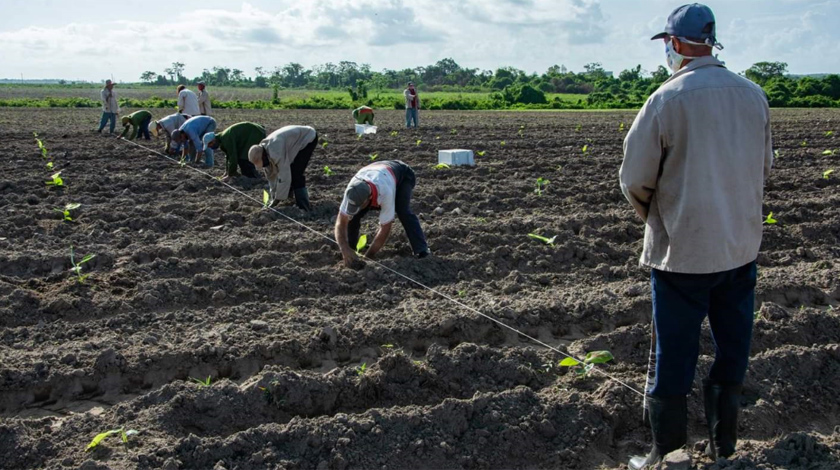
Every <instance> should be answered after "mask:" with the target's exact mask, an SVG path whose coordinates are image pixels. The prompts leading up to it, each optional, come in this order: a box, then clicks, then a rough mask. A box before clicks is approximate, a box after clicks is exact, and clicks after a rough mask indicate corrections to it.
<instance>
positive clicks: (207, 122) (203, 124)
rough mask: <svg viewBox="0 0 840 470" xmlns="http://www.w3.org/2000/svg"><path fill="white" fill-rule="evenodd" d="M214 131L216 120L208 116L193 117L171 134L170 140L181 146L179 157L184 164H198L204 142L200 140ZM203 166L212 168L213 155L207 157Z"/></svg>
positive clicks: (202, 152) (202, 153)
mask: <svg viewBox="0 0 840 470" xmlns="http://www.w3.org/2000/svg"><path fill="white" fill-rule="evenodd" d="M215 130H216V120H215V119H213V118H211V117H210V116H195V117H191V118H189V119H187V121H186V122H185V123H184V124H183V125H182V126H181V127H180V128H179V129H178V130H176V131H175V132H173V133H172V140H173V142H175V143H176V144H182V145H183V146H184V147H183V150H182V151H181V155H182V157H183V158H184V161H186V162H190V163H191V162H195V163H198V162H199V161H201V157H202V156H203V155H204V142H203V141H202V138H203V137H204V135H205V134H207V133H208V132H214V131H215ZM204 163H205V165H206V166H208V167H212V166H213V163H214V162H213V153H212V152H211V153H210V154H209V155H208V158H207V160H205V162H204Z"/></svg>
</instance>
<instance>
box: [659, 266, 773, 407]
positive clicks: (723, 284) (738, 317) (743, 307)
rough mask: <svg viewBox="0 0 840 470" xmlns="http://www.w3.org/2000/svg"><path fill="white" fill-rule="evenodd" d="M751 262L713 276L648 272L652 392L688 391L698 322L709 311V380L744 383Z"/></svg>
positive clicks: (750, 318)
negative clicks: (653, 372)
mask: <svg viewBox="0 0 840 470" xmlns="http://www.w3.org/2000/svg"><path fill="white" fill-rule="evenodd" d="M755 284H756V264H755V262H752V263H749V264H747V265H744V266H741V267H740V268H736V269H733V270H730V271H724V272H719V273H712V274H681V273H672V272H665V271H658V270H656V269H654V270H651V287H652V292H653V294H652V297H653V324H654V328H655V329H656V375H655V379H654V382H653V387H652V388H651V389H650V390H648V393H650V394H651V395H654V396H657V397H660V398H668V397H673V396H680V395H687V394H688V393H689V392H690V391H691V384H692V382H693V381H694V370H695V368H696V366H697V356H698V354H699V352H700V326H701V324H702V323H703V319H705V318H706V316H707V315H708V317H709V326H710V327H711V330H712V337H713V339H714V343H715V361H714V363H713V364H712V368H711V370H710V371H709V378H710V379H711V380H713V381H715V382H717V383H720V384H724V385H737V384H741V383H742V382H743V381H744V376H745V375H746V372H747V363H748V360H749V354H750V342H751V341H752V327H753V312H754V305H755Z"/></svg>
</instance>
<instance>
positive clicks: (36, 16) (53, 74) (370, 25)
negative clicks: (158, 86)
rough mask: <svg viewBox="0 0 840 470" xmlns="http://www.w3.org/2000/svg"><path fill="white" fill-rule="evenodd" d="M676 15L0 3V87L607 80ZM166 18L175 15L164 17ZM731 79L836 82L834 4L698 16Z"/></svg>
mask: <svg viewBox="0 0 840 470" xmlns="http://www.w3.org/2000/svg"><path fill="white" fill-rule="evenodd" d="M681 3H682V2H680V1H676V2H674V1H662V0H645V1H641V0H413V1H409V0H352V1H351V0H307V1H300V0H250V1H248V2H236V1H230V0H228V1H220V0H202V1H194V0H178V1H160V0H144V1H142V2H112V1H109V2H105V1H93V0H75V1H63V0H62V1H57V0H23V1H20V0H2V1H0V78H19V77H20V76H21V74H23V76H24V78H66V79H81V80H101V79H104V78H106V77H110V76H111V75H113V76H114V77H115V78H117V80H120V81H136V80H137V79H138V77H139V76H140V74H141V73H142V72H143V71H145V70H153V71H156V72H159V73H160V72H162V70H163V69H164V68H166V67H168V66H169V64H170V63H171V62H174V61H179V62H183V63H185V64H186V75H188V76H195V75H198V74H200V73H201V70H202V69H204V68H211V67H213V66H216V65H218V66H226V67H231V68H238V69H241V70H243V71H245V73H246V74H248V75H253V73H254V67H257V66H262V67H264V68H265V69H267V70H271V69H272V68H274V66H278V65H283V64H286V63H288V62H299V63H302V64H304V65H305V66H312V65H315V64H321V63H325V62H338V61H341V60H350V61H354V62H357V63H360V64H361V63H369V64H371V66H372V67H373V68H374V69H375V70H379V69H382V68H405V67H413V66H420V65H427V64H430V63H434V62H435V61H437V60H439V59H442V58H445V57H452V58H453V59H455V61H457V62H458V63H459V64H461V65H463V66H468V67H475V68H480V69H495V68H496V67H499V66H503V65H511V66H514V67H518V68H521V69H524V70H526V71H528V72H535V71H536V72H543V71H545V70H546V69H547V68H548V67H549V66H551V65H554V64H558V65H565V66H566V67H568V68H570V69H572V70H582V68H583V65H584V64H586V63H589V62H601V63H602V64H603V65H604V67H605V68H606V69H607V70H613V71H615V72H618V71H621V70H623V69H626V68H630V67H633V66H635V65H636V64H641V65H642V68H643V69H645V70H653V69H655V68H656V67H657V66H659V65H661V64H664V48H663V46H662V43H661V42H651V41H650V40H649V39H650V36H652V35H653V34H655V33H656V32H659V31H660V30H661V29H662V27H663V26H664V23H665V18H666V17H667V15H668V13H669V12H670V11H671V10H672V9H674V8H675V7H677V6H679V5H680V4H681ZM176 5H177V6H176ZM708 5H709V6H711V7H712V9H713V10H714V11H715V14H716V16H717V22H718V39H719V41H720V42H722V43H723V44H724V46H725V47H726V48H725V50H724V51H723V52H721V55H720V58H721V59H723V60H724V61H726V63H727V65H728V66H729V68H730V69H732V70H734V71H737V72H741V71H743V70H744V69H746V68H747V67H749V66H750V65H751V64H753V63H755V62H759V61H763V60H767V61H783V62H787V63H788V64H789V70H790V71H791V72H792V73H840V54H837V52H836V45H837V44H838V42H840V15H838V13H840V0H729V1H722V0H720V1H714V2H709V3H708Z"/></svg>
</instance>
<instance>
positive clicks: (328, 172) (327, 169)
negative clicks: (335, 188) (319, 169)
mask: <svg viewBox="0 0 840 470" xmlns="http://www.w3.org/2000/svg"><path fill="white" fill-rule="evenodd" d="M334 174H335V173H334V172H333V171H332V170H330V167H329V166H327V165H324V176H332V175H334Z"/></svg>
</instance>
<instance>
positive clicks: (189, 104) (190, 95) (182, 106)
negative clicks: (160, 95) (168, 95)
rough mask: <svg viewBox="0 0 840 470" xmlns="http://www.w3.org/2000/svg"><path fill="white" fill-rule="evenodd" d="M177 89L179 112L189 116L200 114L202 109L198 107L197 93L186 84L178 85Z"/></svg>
mask: <svg viewBox="0 0 840 470" xmlns="http://www.w3.org/2000/svg"><path fill="white" fill-rule="evenodd" d="M176 90H178V112H179V113H182V114H186V115H187V116H200V115H201V110H199V108H198V97H197V96H195V93H194V92H193V91H192V90H190V89H188V88H187V87H185V86H184V85H178V88H176Z"/></svg>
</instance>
